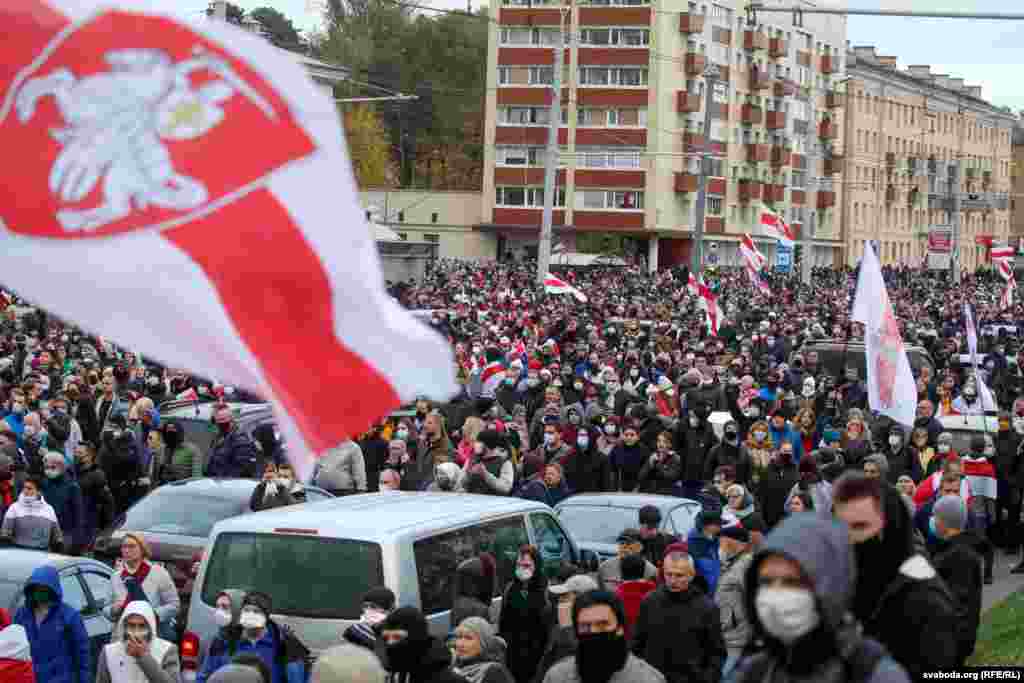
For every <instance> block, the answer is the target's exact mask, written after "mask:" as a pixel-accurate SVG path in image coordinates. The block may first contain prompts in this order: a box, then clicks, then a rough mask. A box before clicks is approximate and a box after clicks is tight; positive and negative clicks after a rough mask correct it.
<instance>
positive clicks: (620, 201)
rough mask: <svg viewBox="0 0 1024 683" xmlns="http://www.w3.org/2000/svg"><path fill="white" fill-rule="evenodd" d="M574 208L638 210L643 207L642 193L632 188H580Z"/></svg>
mask: <svg viewBox="0 0 1024 683" xmlns="http://www.w3.org/2000/svg"><path fill="white" fill-rule="evenodd" d="M576 208H577V209H596V210H602V209H622V210H627V211H638V210H641V209H643V208H644V193H643V192H634V191H632V190H581V191H577V192H576Z"/></svg>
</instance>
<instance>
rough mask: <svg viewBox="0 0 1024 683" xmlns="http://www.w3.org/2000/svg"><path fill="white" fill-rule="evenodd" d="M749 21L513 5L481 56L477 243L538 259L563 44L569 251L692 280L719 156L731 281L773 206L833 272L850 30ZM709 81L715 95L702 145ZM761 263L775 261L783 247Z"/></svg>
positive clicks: (563, 175)
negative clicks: (746, 236)
mask: <svg viewBox="0 0 1024 683" xmlns="http://www.w3.org/2000/svg"><path fill="white" fill-rule="evenodd" d="M561 3H567V4H561ZM570 3H571V4H570ZM745 4H746V3H743V2H740V1H739V0H717V1H716V2H710V1H705V2H680V1H678V0H676V1H672V2H670V1H658V0H655V1H654V2H646V1H644V0H585V1H584V2H573V0H539V1H538V0H532V1H531V0H503V4H501V5H500V6H499V7H498V8H497V12H496V21H495V22H493V23H492V24H491V34H490V43H489V50H488V65H487V68H488V101H487V130H486V143H487V144H486V146H485V165H484V181H483V210H482V214H483V219H484V222H483V223H482V224H481V225H480V226H479V229H480V230H481V231H483V232H487V233H490V234H492V235H494V236H495V237H496V243H497V248H498V251H499V253H501V254H503V255H504V254H506V253H510V252H511V253H514V254H518V253H525V254H532V253H535V252H536V247H537V242H538V238H539V230H540V224H541V213H542V206H543V200H544V192H543V181H544V168H543V167H544V159H545V145H546V143H547V138H548V114H549V106H550V102H551V98H552V96H553V91H552V88H551V85H552V82H553V78H554V63H555V47H554V46H555V45H559V44H563V43H561V42H560V41H561V39H562V35H561V34H562V33H563V31H564V36H565V38H566V42H565V43H564V45H565V49H564V52H563V63H564V64H563V69H562V73H561V85H562V87H561V105H562V112H561V126H560V128H559V131H558V142H559V145H560V147H561V154H560V168H559V170H558V172H557V183H558V193H557V201H556V210H555V212H554V225H555V238H556V240H558V241H559V242H561V243H562V244H563V245H565V248H566V249H568V250H570V251H583V252H593V251H603V250H606V249H608V248H613V249H614V248H617V247H620V248H622V250H623V251H625V252H626V253H631V254H633V255H635V256H637V257H638V258H643V259H645V260H646V262H647V263H648V265H649V266H650V267H651V268H655V267H667V266H671V265H674V264H677V263H688V262H689V258H690V253H691V249H692V244H693V234H694V225H695V219H696V217H695V213H696V211H695V208H696V200H697V187H698V178H699V171H700V161H699V157H700V154H701V153H702V152H703V151H704V150H705V149H708V148H710V151H711V153H712V154H713V160H712V162H711V178H710V180H709V183H708V202H707V215H706V218H705V224H704V231H705V239H706V241H708V242H711V243H714V244H713V246H712V245H710V244H709V245H707V246H706V248H705V254H708V253H714V254H715V257H717V261H718V262H719V263H721V264H725V265H729V264H737V265H738V264H739V256H738V249H737V244H738V240H739V239H740V237H741V236H742V234H743V233H744V232H751V233H753V234H755V236H756V235H757V234H758V231H759V229H758V224H759V219H760V213H761V207H762V205H768V206H771V207H773V208H774V209H775V210H776V211H778V212H780V213H782V215H784V216H785V217H786V218H787V219H788V220H789V221H790V223H791V224H792V225H793V227H794V228H795V229H796V231H797V233H798V234H799V235H800V236H801V237H807V238H808V239H813V243H809V244H808V247H809V248H808V249H807V255H808V257H809V258H810V259H811V260H812V261H813V262H814V263H816V264H829V265H831V264H833V263H835V262H839V260H840V259H841V244H842V243H841V240H840V225H841V218H840V216H841V209H842V206H843V202H842V199H841V197H842V184H841V182H838V174H839V172H840V170H841V168H840V166H841V164H840V163H839V162H838V159H840V158H841V156H842V153H843V140H842V132H843V131H844V130H845V124H844V117H843V112H842V104H843V99H842V97H841V96H840V95H839V94H838V90H837V86H838V85H839V84H840V82H841V79H842V78H843V73H844V67H845V61H846V48H845V46H846V20H845V18H844V17H841V16H833V15H827V16H826V15H804V17H803V22H802V25H800V26H797V25H794V17H793V16H792V15H791V14H789V13H778V14H776V13H770V14H769V13H762V14H759V15H758V16H757V23H755V24H749V23H748V17H747V14H746V13H745V12H744V11H743V7H744V6H745ZM710 65H715V66H716V67H717V68H718V71H719V74H720V79H719V80H718V81H717V83H718V84H719V85H718V87H716V88H714V90H713V93H714V94H713V103H712V105H711V106H712V111H711V125H710V129H709V130H704V125H703V122H704V106H705V100H706V98H705V96H704V93H705V92H706V88H707V87H708V82H707V79H706V78H705V76H704V74H705V70H706V69H707V68H708V67H709V66H710ZM706 146H707V147H706ZM761 248H762V250H763V251H765V252H767V254H768V255H769V256H771V255H772V253H773V251H774V243H773V242H771V241H770V240H764V242H763V243H762V245H761Z"/></svg>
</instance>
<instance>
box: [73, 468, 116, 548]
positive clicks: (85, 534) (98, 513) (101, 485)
mask: <svg viewBox="0 0 1024 683" xmlns="http://www.w3.org/2000/svg"><path fill="white" fill-rule="evenodd" d="M78 486H79V487H80V488H81V489H82V531H81V533H82V535H81V539H82V542H83V543H84V544H86V545H89V544H91V543H92V542H93V541H94V540H96V534H97V533H99V532H100V531H101V530H103V529H106V528H107V527H108V526H110V524H111V522H113V521H114V516H115V515H114V509H115V507H114V496H113V495H111V493H110V487H109V486H107V475H105V474H104V473H103V470H101V469H100V468H99V467H98V466H97V465H93V466H91V467H87V468H84V469H82V470H79V472H78Z"/></svg>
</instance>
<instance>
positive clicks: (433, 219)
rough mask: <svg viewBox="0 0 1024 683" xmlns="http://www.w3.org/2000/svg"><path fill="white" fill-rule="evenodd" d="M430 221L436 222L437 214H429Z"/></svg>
mask: <svg viewBox="0 0 1024 683" xmlns="http://www.w3.org/2000/svg"><path fill="white" fill-rule="evenodd" d="M430 222H431V223H436V222H437V214H436V213H432V214H430Z"/></svg>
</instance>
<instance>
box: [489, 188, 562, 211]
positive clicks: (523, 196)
mask: <svg viewBox="0 0 1024 683" xmlns="http://www.w3.org/2000/svg"><path fill="white" fill-rule="evenodd" d="M494 204H495V205H496V206H528V207H542V206H544V188H543V187H511V186H509V187H498V188H495V195H494ZM555 206H565V189H564V188H558V192H557V193H556V195H555Z"/></svg>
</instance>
